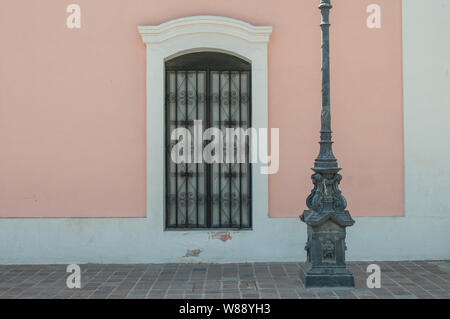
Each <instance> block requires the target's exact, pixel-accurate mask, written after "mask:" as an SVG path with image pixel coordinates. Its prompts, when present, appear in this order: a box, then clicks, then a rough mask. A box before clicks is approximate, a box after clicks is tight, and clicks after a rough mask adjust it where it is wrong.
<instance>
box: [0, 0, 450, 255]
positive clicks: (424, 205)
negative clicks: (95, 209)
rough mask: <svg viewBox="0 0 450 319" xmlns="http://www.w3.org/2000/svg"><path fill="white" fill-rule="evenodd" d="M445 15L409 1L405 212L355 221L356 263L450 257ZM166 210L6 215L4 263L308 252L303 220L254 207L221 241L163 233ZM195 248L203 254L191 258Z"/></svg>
mask: <svg viewBox="0 0 450 319" xmlns="http://www.w3.org/2000/svg"><path fill="white" fill-rule="evenodd" d="M448 17H450V0H434V1H432V3H431V2H430V1H427V0H406V1H403V56H404V59H403V63H404V121H405V217H360V218H355V219H356V224H355V225H354V226H353V227H351V228H349V229H348V240H347V246H348V251H347V257H348V259H349V260H413V259H450V147H449V140H450V133H449V126H450V77H449V72H450V41H448V39H449V37H450V35H449V32H450V19H449V18H448ZM311 160H313V159H311ZM343 175H344V179H345V170H344V172H343ZM306 195H307V194H305V198H306ZM374 196H376V194H374ZM379 200H380V201H382V200H383V199H382V198H380V199H379ZM303 206H304V204H303V202H301V201H300V202H299V214H300V212H301V210H302V209H303V208H304V207H303ZM152 216H153V217H152ZM157 216H160V217H157ZM162 217H163V214H162V212H155V213H154V214H152V215H151V216H150V217H149V218H132V219H126V218H104V219H99V218H95V219H85V218H63V219H52V218H42V219H35V218H33V219H31V218H16V219H15V218H5V219H0V264H12V263H87V262H95V263H144V262H145V263H150V262H152V263H160V262H245V261H299V260H305V258H306V254H305V251H304V249H303V247H304V245H305V242H306V227H305V225H304V224H303V223H301V222H300V220H298V219H269V218H267V217H266V213H265V212H264V214H261V213H260V214H258V212H254V218H255V220H254V227H253V230H252V231H241V232H230V236H231V239H228V240H226V241H222V240H221V239H220V236H221V235H222V234H217V233H211V232H205V231H191V232H183V231H163V230H162V220H160V219H162ZM225 237H228V236H225ZM195 250H200V253H199V254H198V256H197V257H184V256H185V255H186V254H189V251H191V253H192V251H195Z"/></svg>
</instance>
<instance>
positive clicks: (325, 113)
mask: <svg viewBox="0 0 450 319" xmlns="http://www.w3.org/2000/svg"><path fill="white" fill-rule="evenodd" d="M332 7H333V6H332V5H331V3H330V0H322V1H321V3H320V5H319V9H320V10H321V12H322V22H321V24H320V27H321V29H322V113H321V130H320V153H319V156H318V157H317V159H316V161H315V163H314V168H316V169H319V170H321V169H335V170H339V169H338V165H337V160H336V158H335V157H334V154H333V149H332V144H333V142H332V139H331V134H332V132H331V106H330V10H331V8H332Z"/></svg>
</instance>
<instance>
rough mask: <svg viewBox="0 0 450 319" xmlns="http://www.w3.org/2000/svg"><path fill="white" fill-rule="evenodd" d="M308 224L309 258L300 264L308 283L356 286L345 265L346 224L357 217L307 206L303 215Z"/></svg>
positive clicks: (307, 245)
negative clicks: (329, 212)
mask: <svg viewBox="0 0 450 319" xmlns="http://www.w3.org/2000/svg"><path fill="white" fill-rule="evenodd" d="M300 218H301V220H302V221H303V222H305V223H306V224H307V227H308V241H307V243H306V247H305V249H306V251H307V262H306V264H305V265H303V266H302V267H301V268H300V279H301V281H302V282H303V285H304V286H305V287H307V288H308V287H354V286H355V281H354V279H353V275H352V273H351V272H350V271H348V270H347V268H346V267H345V250H346V246H345V227H347V226H351V225H353V223H354V221H353V219H352V218H351V217H350V214H349V213H348V211H342V212H340V213H337V214H334V213H332V214H327V213H323V212H322V213H319V212H316V211H312V210H305V211H304V212H303V215H302V216H301V217H300Z"/></svg>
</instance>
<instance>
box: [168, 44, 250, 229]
mask: <svg viewBox="0 0 450 319" xmlns="http://www.w3.org/2000/svg"><path fill="white" fill-rule="evenodd" d="M250 82H251V64H250V63H249V62H247V61H245V60H243V59H241V58H238V57H236V56H233V55H229V54H225V53H218V52H197V53H189V54H185V55H182V56H179V57H176V58H173V59H170V60H168V61H166V62H165V94H166V99H165V128H166V130H165V141H166V143H165V145H166V146H165V147H166V152H165V153H166V169H165V179H166V191H165V194H166V196H165V200H166V205H165V208H166V228H169V229H170V228H239V229H242V228H250V227H251V202H252V201H251V190H252V187H251V180H252V179H251V164H250V163H249V156H248V152H249V147H248V139H246V144H245V153H246V157H245V163H238V162H237V160H236V158H235V160H233V163H226V162H222V163H206V162H205V159H204V158H203V157H202V159H201V160H200V162H198V161H197V162H196V163H194V162H193V161H192V162H190V163H179V164H176V163H175V162H174V161H173V159H172V157H171V152H172V149H173V146H174V145H175V144H176V143H177V141H176V140H175V141H174V140H171V134H172V132H173V130H175V129H176V128H186V129H187V130H188V131H189V132H190V134H189V135H190V136H191V137H192V143H191V145H193V144H194V140H193V139H194V136H195V135H194V121H195V120H199V121H201V124H202V131H201V132H200V133H203V131H204V130H206V129H208V128H218V129H219V130H220V131H221V132H222V133H223V136H224V139H223V141H224V144H223V150H224V157H223V159H225V156H226V150H227V143H226V141H227V140H226V138H225V135H226V129H227V128H232V129H236V128H242V129H244V130H246V129H247V128H249V127H250V126H251V83H250ZM196 123H197V124H198V123H199V122H196ZM209 142H210V141H204V143H203V144H204V145H203V146H205V144H208V143H209ZM236 144H237V143H235V150H236V147H239V145H236ZM234 153H235V154H236V153H237V152H236V151H235V152H234Z"/></svg>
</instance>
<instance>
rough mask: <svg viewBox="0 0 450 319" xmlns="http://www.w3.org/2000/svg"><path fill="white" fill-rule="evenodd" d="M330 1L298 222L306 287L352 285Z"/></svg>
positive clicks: (324, 2) (325, 3) (325, 0)
mask: <svg viewBox="0 0 450 319" xmlns="http://www.w3.org/2000/svg"><path fill="white" fill-rule="evenodd" d="M331 8H332V5H331V3H330V0H321V2H320V5H319V9H320V10H321V12H322V22H321V29H322V113H321V129H320V142H319V143H320V152H319V155H318V156H317V158H316V160H315V162H314V168H313V171H314V174H313V175H312V177H311V178H312V181H313V184H314V188H313V190H312V191H311V194H310V195H309V196H308V198H307V199H306V205H307V206H308V209H307V210H305V211H304V212H303V214H302V215H301V216H300V219H301V220H302V221H303V222H304V223H305V224H306V225H307V242H306V246H305V250H306V252H307V261H306V264H305V265H304V266H303V267H302V268H301V269H300V279H301V280H302V282H303V284H304V286H305V287H335V286H340V287H343V286H346V287H349V286H350V287H351V286H354V279H353V275H352V274H351V273H350V272H349V271H348V270H347V268H346V266H345V251H346V249H347V246H346V244H345V237H346V227H349V226H352V225H353V224H354V223H355V221H354V220H353V219H352V218H351V216H350V213H349V212H348V210H345V208H346V207H347V202H346V200H345V198H344V196H343V195H342V193H341V191H340V190H339V183H340V181H341V179H342V176H341V175H340V174H339V173H338V172H339V171H340V168H339V166H338V163H337V160H336V158H335V157H334V155H333V150H332V144H333V142H332V140H331V113H330V21H329V19H330V9H331Z"/></svg>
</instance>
